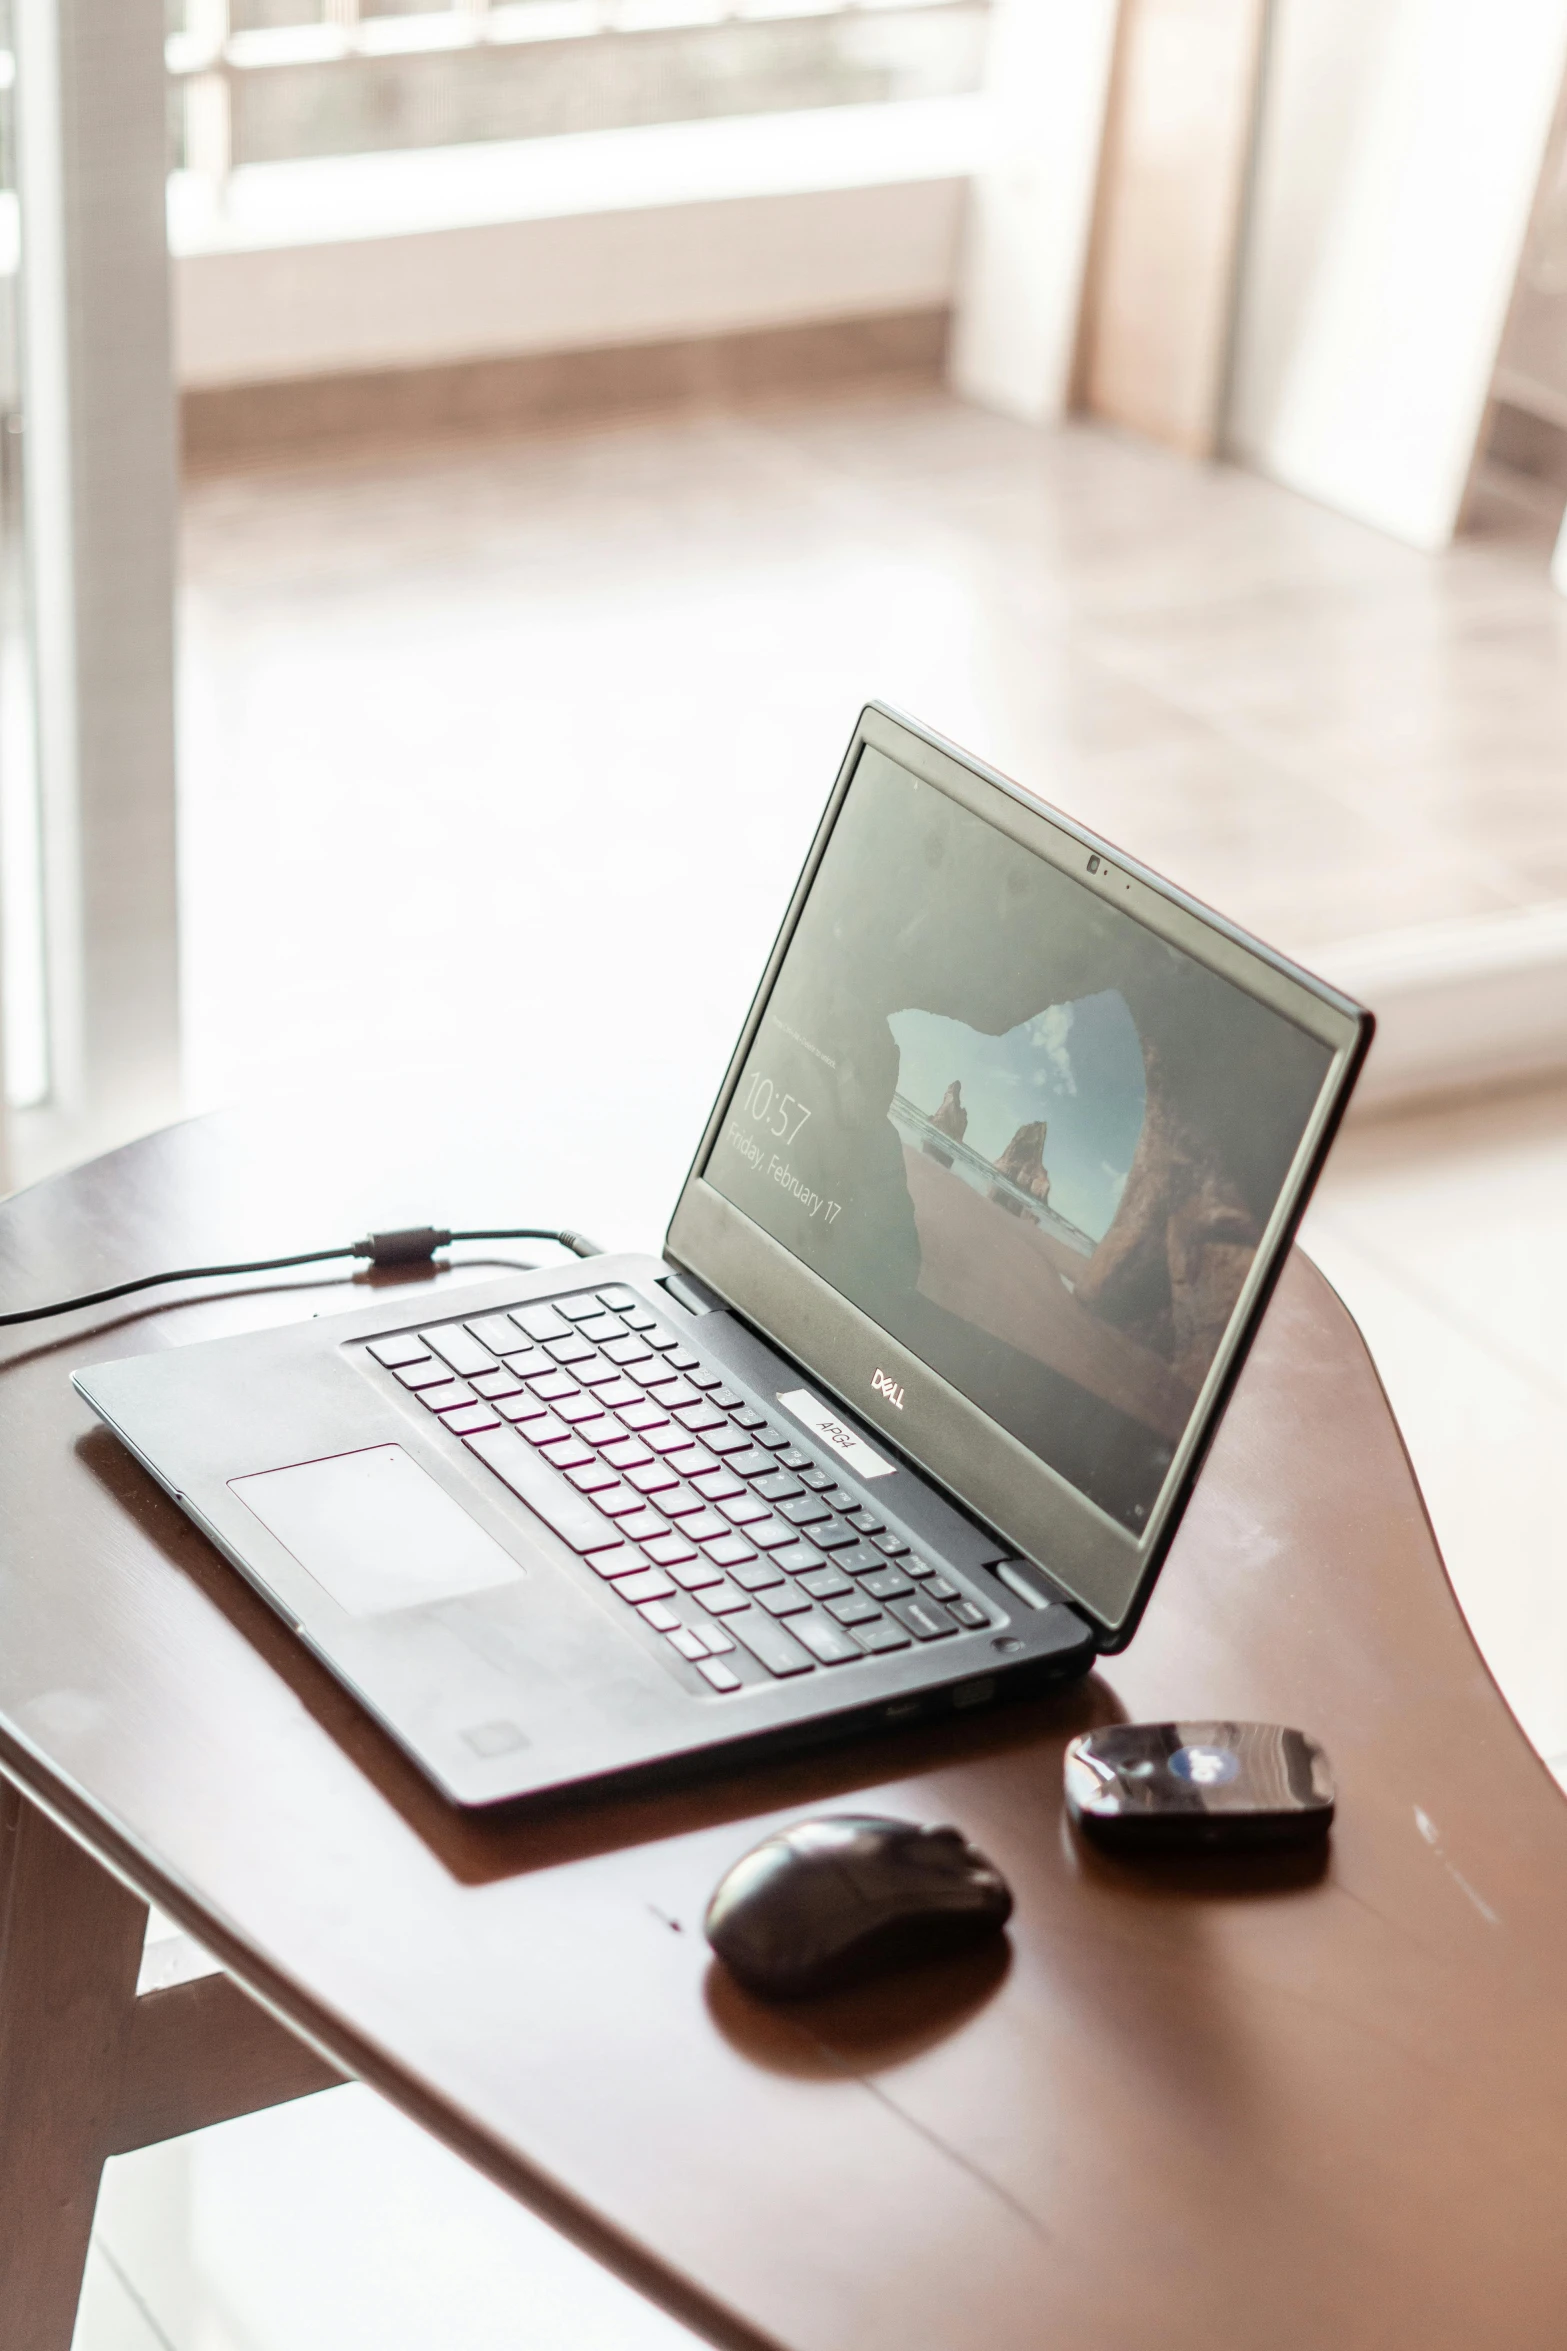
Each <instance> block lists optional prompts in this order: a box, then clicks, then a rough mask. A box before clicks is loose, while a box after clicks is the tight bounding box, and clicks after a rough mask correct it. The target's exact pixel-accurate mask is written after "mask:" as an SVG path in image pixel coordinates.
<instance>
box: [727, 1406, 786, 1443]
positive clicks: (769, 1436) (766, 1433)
mask: <svg viewBox="0 0 1567 2351" xmlns="http://www.w3.org/2000/svg"><path fill="white" fill-rule="evenodd" d="M735 1418H736V1420H737V1421H738V1422H739V1423H740V1426H741V1427H742V1428H743V1429H744V1428H750V1427H752V1425H753V1424H752V1423H751V1422H750V1421H748V1420H747V1419H746V1416H745V1414H744V1413H743V1412H737V1413H736V1414H735ZM756 1441H757V1443H758V1444H759V1445H765V1446H766V1447H767V1450H768V1452H769V1453H781V1452H782V1451H783V1450H784V1448H785V1447H786V1446H787V1444H788V1442H789V1440H788V1438H787V1436H785V1434H784V1432H783V1430H782V1429H775V1428H769V1426H768V1425H767V1423H766V1422H765V1421H763V1423H762V1425H761V1427H760V1428H759V1429H757V1430H756Z"/></svg>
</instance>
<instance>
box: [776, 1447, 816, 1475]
mask: <svg viewBox="0 0 1567 2351" xmlns="http://www.w3.org/2000/svg"><path fill="white" fill-rule="evenodd" d="M778 1466H779V1468H780V1469H813V1468H814V1467H815V1464H814V1462H813V1461H812V1459H811V1457H810V1455H809V1453H802V1452H801V1451H800V1448H799V1446H798V1445H790V1447H789V1448H788V1450H787V1452H784V1453H780V1454H779V1456H778Z"/></svg>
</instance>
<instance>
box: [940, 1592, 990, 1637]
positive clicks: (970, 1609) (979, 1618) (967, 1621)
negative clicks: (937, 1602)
mask: <svg viewBox="0 0 1567 2351" xmlns="http://www.w3.org/2000/svg"><path fill="white" fill-rule="evenodd" d="M947 1614H948V1615H949V1616H954V1617H956V1619H957V1621H958V1623H959V1624H960V1625H962V1627H963V1629H964V1631H965V1632H978V1631H979V1629H980V1627H981V1626H982V1625H987V1624H989V1622H990V1619H989V1617H988V1616H987V1615H986V1614H985V1611H984V1610H983V1608H981V1607H980V1605H979V1602H978V1601H977V1600H949V1601H948V1602H947Z"/></svg>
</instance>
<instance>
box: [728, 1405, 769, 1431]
mask: <svg viewBox="0 0 1567 2351" xmlns="http://www.w3.org/2000/svg"><path fill="white" fill-rule="evenodd" d="M735 1420H736V1423H737V1425H738V1426H739V1427H741V1428H743V1429H752V1430H755V1429H765V1428H766V1426H767V1415H766V1413H765V1412H758V1411H757V1409H756V1407H755V1405H754V1404H742V1405H741V1407H740V1409H739V1411H738V1412H737V1413H736V1414H735Z"/></svg>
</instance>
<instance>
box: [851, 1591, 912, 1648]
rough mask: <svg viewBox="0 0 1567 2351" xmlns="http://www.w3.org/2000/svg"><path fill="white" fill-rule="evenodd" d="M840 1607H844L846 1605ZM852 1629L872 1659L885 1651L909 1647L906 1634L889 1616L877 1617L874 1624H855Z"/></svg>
mask: <svg viewBox="0 0 1567 2351" xmlns="http://www.w3.org/2000/svg"><path fill="white" fill-rule="evenodd" d="M841 1605H843V1606H845V1607H846V1606H847V1605H848V1603H847V1602H843V1603H841ZM853 1629H854V1637H855V1639H856V1640H857V1641H858V1642H859V1644H860V1647H861V1648H862V1649H868V1650H869V1651H870V1653H871V1655H872V1656H873V1657H879V1656H880V1655H881V1654H882V1652H883V1650H885V1649H906V1648H907V1647H908V1645H909V1636H908V1634H907V1633H906V1632H905V1631H904V1629H903V1627H902V1625H901V1624H894V1623H893V1621H892V1619H891V1617H890V1616H878V1617H877V1619H876V1621H875V1623H874V1624H857V1625H856V1626H855V1627H854V1628H853Z"/></svg>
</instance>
